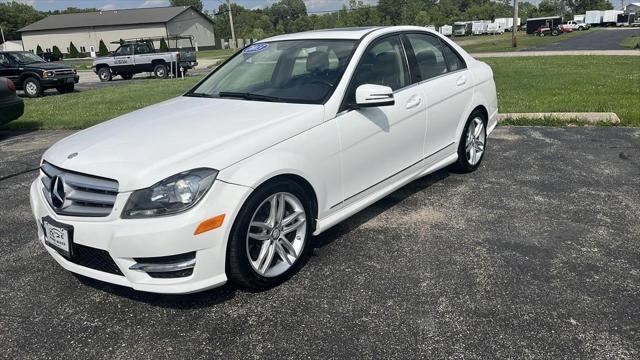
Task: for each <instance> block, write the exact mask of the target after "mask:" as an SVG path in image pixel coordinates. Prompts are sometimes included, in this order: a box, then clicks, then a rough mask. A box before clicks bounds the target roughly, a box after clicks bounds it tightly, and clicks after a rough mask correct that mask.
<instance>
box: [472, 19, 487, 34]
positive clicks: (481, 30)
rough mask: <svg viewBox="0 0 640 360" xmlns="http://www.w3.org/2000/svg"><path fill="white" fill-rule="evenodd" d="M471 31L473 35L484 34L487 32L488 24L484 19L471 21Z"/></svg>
mask: <svg viewBox="0 0 640 360" xmlns="http://www.w3.org/2000/svg"><path fill="white" fill-rule="evenodd" d="M471 32H472V33H473V35H482V34H485V33H486V32H487V24H486V23H485V22H484V21H474V22H473V23H471Z"/></svg>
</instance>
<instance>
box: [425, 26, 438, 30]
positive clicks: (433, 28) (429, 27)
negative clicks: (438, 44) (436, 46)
mask: <svg viewBox="0 0 640 360" xmlns="http://www.w3.org/2000/svg"><path fill="white" fill-rule="evenodd" d="M425 28H427V29H428V30H433V31H436V27H435V25H427V26H425Z"/></svg>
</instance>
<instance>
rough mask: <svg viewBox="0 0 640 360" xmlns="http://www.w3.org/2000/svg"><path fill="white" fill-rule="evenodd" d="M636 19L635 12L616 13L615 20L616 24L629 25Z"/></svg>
mask: <svg viewBox="0 0 640 360" xmlns="http://www.w3.org/2000/svg"><path fill="white" fill-rule="evenodd" d="M635 19H636V14H634V13H630V14H618V21H617V22H616V25H617V26H629V25H631V24H633V22H634V21H635Z"/></svg>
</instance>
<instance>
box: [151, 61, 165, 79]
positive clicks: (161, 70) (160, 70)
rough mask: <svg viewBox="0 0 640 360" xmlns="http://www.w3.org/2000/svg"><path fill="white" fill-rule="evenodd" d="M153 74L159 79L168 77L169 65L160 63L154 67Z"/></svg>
mask: <svg viewBox="0 0 640 360" xmlns="http://www.w3.org/2000/svg"><path fill="white" fill-rule="evenodd" d="M153 75H154V76H155V77H157V78H158V79H166V78H167V76H168V71H167V66H166V65H165V64H158V65H156V66H155V67H154V68H153Z"/></svg>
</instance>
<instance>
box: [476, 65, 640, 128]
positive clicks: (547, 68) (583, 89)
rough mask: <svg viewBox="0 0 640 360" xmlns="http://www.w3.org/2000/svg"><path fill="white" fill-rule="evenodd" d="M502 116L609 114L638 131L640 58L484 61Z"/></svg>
mask: <svg viewBox="0 0 640 360" xmlns="http://www.w3.org/2000/svg"><path fill="white" fill-rule="evenodd" d="M483 61H485V62H487V63H488V64H489V65H491V67H492V68H493V72H494V77H495V79H496V85H497V88H498V99H499V108H500V112H502V113H505V112H574V111H576V112H591V111H593V112H608V111H612V112H615V113H616V114H618V116H619V117H620V119H621V125H627V126H640V103H639V102H638V101H639V100H638V99H640V71H638V69H640V57H639V56H562V57H556V56H548V57H516V58H486V59H483Z"/></svg>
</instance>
